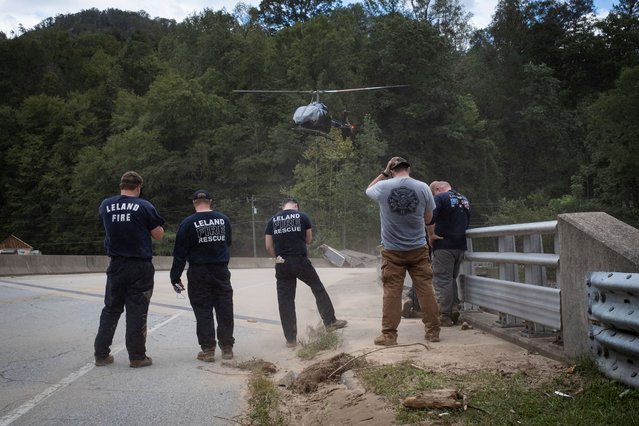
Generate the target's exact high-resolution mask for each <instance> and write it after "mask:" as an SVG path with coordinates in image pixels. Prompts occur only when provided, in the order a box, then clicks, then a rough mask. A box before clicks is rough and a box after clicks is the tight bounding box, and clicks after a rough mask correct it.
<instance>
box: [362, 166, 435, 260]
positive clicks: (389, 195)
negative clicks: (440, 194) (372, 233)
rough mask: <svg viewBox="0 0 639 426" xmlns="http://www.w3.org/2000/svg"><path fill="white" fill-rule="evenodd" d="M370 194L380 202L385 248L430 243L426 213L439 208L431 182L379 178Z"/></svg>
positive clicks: (367, 193) (397, 248)
mask: <svg viewBox="0 0 639 426" xmlns="http://www.w3.org/2000/svg"><path fill="white" fill-rule="evenodd" d="M366 195H368V196H369V197H370V198H372V199H373V200H375V201H377V202H378V203H379V209H380V211H379V215H380V218H381V222H382V245H383V246H384V248H385V249H390V250H400V251H408V250H414V249H417V248H420V247H424V246H425V245H426V224H425V223H424V213H428V212H432V211H433V209H434V208H435V201H434V199H433V194H432V193H431V192H430V189H429V188H428V185H426V184H425V183H424V182H422V181H419V180H417V179H413V178H411V177H399V178H393V179H387V180H382V181H379V182H377V183H376V184H375V185H373V186H371V187H370V188H368V189H366Z"/></svg>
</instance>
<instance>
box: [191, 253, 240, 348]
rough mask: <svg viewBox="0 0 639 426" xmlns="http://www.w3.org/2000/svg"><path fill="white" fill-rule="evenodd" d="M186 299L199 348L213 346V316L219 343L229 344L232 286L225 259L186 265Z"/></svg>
mask: <svg viewBox="0 0 639 426" xmlns="http://www.w3.org/2000/svg"><path fill="white" fill-rule="evenodd" d="M186 277H187V279H188V292H189V301H190V302H191V307H192V308H193V313H194V314H195V321H196V334H197V340H198V343H199V345H200V347H201V348H202V350H208V349H211V348H215V345H216V343H218V342H216V340H215V335H216V334H215V320H214V319H213V311H214V310H215V317H216V318H217V340H218V341H219V344H220V347H233V344H234V343H235V339H234V338H233V327H234V323H233V287H231V272H230V271H229V268H228V264H227V263H210V264H205V265H189V269H188V270H187V272H186Z"/></svg>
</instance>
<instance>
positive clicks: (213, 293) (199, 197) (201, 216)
mask: <svg viewBox="0 0 639 426" xmlns="http://www.w3.org/2000/svg"><path fill="white" fill-rule="evenodd" d="M192 199H193V208H194V209H195V213H193V214H192V215H190V216H188V217H187V218H186V219H184V220H183V221H182V223H180V227H179V229H178V231H177V234H176V236H175V246H174V248H173V265H172V267H171V272H170V277H171V284H172V285H173V288H174V289H175V291H176V292H177V293H180V292H182V290H184V286H183V285H182V280H181V278H180V277H181V276H182V272H183V271H184V267H185V265H186V262H189V268H188V270H187V271H186V277H187V280H188V294H189V302H190V303H191V307H192V308H193V313H194V314H195V320H196V334H197V339H198V343H199V345H200V348H201V349H202V350H201V351H200V352H199V353H198V354H197V359H199V360H201V361H204V362H213V361H215V346H216V344H219V346H220V349H222V358H223V359H231V358H233V344H234V343H235V338H234V337H233V328H234V323H233V287H231V272H230V271H229V268H228V264H229V258H230V254H229V247H230V246H231V242H232V238H231V221H230V220H229V218H228V217H227V216H226V215H225V214H223V213H221V212H218V211H214V210H212V209H211V202H212V197H211V194H210V193H209V192H208V191H207V190H205V189H199V190H197V191H195V193H194V194H193V197H192ZM214 310H215V318H216V319H217V341H216V330H215V321H214V319H213V311H214Z"/></svg>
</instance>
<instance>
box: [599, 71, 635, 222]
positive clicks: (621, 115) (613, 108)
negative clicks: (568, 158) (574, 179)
mask: <svg viewBox="0 0 639 426" xmlns="http://www.w3.org/2000/svg"><path fill="white" fill-rule="evenodd" d="M637 117H639V67H634V68H629V69H627V70H625V71H624V72H622V74H621V76H620V77H619V79H618V80H617V82H616V85H615V87H614V88H613V89H611V90H609V91H607V92H605V93H603V94H602V95H601V96H599V98H598V99H597V100H596V101H595V102H593V103H592V104H591V105H590V106H589V107H588V109H587V116H586V123H587V128H588V136H587V139H586V141H587V147H588V150H589V153H590V155H591V161H592V166H593V167H591V168H590V170H591V171H592V174H593V178H594V195H595V196H596V197H597V198H598V199H599V200H601V201H602V202H603V203H605V204H606V205H608V206H609V208H611V209H612V210H613V211H614V212H615V213H616V214H618V215H620V216H622V217H623V218H625V219H627V220H631V221H633V222H634V223H637V212H638V210H639V175H638V174H637V172H636V171H637V164H639V144H637V140H639V121H638V120H637ZM633 218H634V219H633Z"/></svg>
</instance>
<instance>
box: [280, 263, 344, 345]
mask: <svg viewBox="0 0 639 426" xmlns="http://www.w3.org/2000/svg"><path fill="white" fill-rule="evenodd" d="M275 279H276V280H277V302H278V305H279V310H280V320H281V321H282V329H283V330H284V337H285V338H286V340H287V341H295V340H297V316H296V314H295V291H296V288H297V280H298V279H299V280H300V281H302V282H304V283H305V284H306V285H308V286H309V287H310V288H311V291H312V292H313V295H314V296H315V303H316V304H317V310H318V311H319V314H320V317H322V321H323V322H324V325H330V324H332V323H334V322H335V320H336V319H335V309H334V308H333V303H332V302H331V298H330V297H329V296H328V293H327V292H326V289H325V288H324V284H322V281H321V280H320V278H319V276H318V275H317V271H315V268H314V267H313V264H312V263H311V261H310V260H309V259H308V257H306V256H289V257H286V258H285V260H284V263H276V264H275Z"/></svg>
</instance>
